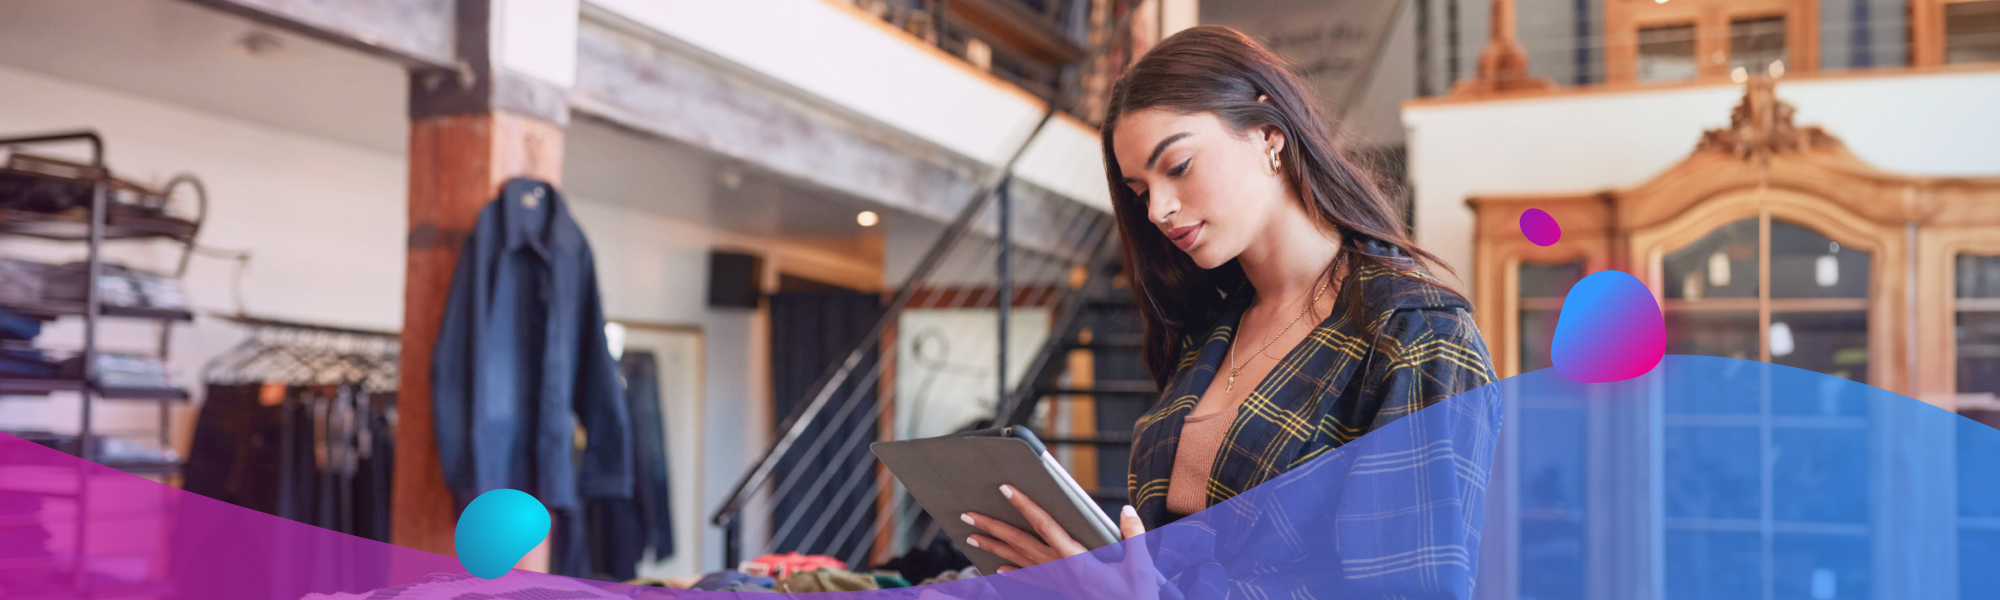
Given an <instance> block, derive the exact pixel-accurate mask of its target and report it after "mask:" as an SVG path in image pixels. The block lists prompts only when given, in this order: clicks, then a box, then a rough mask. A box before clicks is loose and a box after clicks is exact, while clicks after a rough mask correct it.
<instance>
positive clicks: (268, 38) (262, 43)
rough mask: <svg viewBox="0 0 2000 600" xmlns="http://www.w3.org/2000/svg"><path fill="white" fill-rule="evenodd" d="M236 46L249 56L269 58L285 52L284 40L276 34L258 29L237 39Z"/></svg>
mask: <svg viewBox="0 0 2000 600" xmlns="http://www.w3.org/2000/svg"><path fill="white" fill-rule="evenodd" d="M236 46H237V47H239V48H242V49H243V52H245V53H247V54H249V55H251V56H270V55H273V54H277V53H279V52H283V51H284V50H285V40H284V38H281V37H278V35H277V34H274V33H271V32H269V31H264V30H262V29H259V30H256V31H252V32H250V33H246V34H243V37H240V38H237V39H236Z"/></svg>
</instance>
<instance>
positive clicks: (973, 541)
mask: <svg viewBox="0 0 2000 600" xmlns="http://www.w3.org/2000/svg"><path fill="white" fill-rule="evenodd" d="M965 544H966V545H968V546H972V547H974V548H978V547H979V538H965Z"/></svg>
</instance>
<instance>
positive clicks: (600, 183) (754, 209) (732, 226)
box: [563, 115, 922, 249]
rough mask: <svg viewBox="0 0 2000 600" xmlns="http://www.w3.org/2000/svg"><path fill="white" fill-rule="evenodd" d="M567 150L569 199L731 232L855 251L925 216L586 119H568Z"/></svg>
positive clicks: (565, 164)
mask: <svg viewBox="0 0 2000 600" xmlns="http://www.w3.org/2000/svg"><path fill="white" fill-rule="evenodd" d="M564 145H565V146H566V147H567V149H566V151H565V152H564V156H563V186H564V187H565V188H566V189H567V190H568V192H569V193H570V195H572V196H575V197H577V198H583V199H588V200H595V201H600V202H609V203H613V204H618V205H621V206H627V207H631V208H637V209H641V210H646V211H649V212H655V213H660V214H664V215H666V216H669V217H672V218H676V219H681V220H685V221H692V222H696V223H706V224H710V225H713V226H715V227H717V228H720V229H724V230H727V231H733V232H737V233H742V234H748V235H755V236H762V237H783V238H788V239H797V238H811V239H818V240H829V239H848V240H852V241H853V242H854V243H855V244H857V246H855V247H856V248H857V249H858V248H861V247H863V246H861V245H858V244H860V243H861V242H860V240H861V239H864V238H873V237H879V236H880V235H881V233H880V232H881V230H882V229H883V228H884V227H886V226H895V225H896V224H897V223H899V222H909V221H911V220H913V219H916V220H921V219H922V217H917V216H914V215H910V214H907V213H902V212H898V211H895V210H892V209H888V208H885V207H883V206H880V205H878V204H875V203H873V202H868V201H864V200H858V199H854V198H849V197H847V196H845V195H841V194H837V193H834V192H829V191H826V190H823V189H819V188H817V187H814V186H810V185H807V184H802V183H798V182H793V181H790V180H787V179H784V178H782V177H780V176H777V175H774V174H771V173H768V172H765V171H761V170H758V169H756V168H754V167H750V166H747V165H744V164H742V163H741V162H740V161H736V160H734V159H730V158H726V157H722V156H719V155H715V154H712V153H709V152H707V151H704V150H700V149H697V148H693V147H690V146H686V145H683V144H679V143H676V142H672V141H666V140H661V139H658V138H655V137H652V136H650V135H644V134H638V133H633V132H631V131H628V130H624V129H621V128H618V127H616V126H614V125H611V124H608V123H605V122H603V121H600V120H597V119H595V118H592V117H588V116H584V115H577V116H575V117H574V118H572V119H571V120H570V124H569V130H568V132H567V133H566V135H565V136H564ZM732 173H733V175H731V174H732ZM732 179H733V180H734V181H735V185H734V187H732V186H731V185H730V180H732ZM864 210H872V211H875V212H876V213H877V214H879V215H881V218H882V225H878V226H876V227H873V228H868V227H862V226H860V225H859V224H857V223H856V222H855V215H856V214H857V213H860V212H861V211H864Z"/></svg>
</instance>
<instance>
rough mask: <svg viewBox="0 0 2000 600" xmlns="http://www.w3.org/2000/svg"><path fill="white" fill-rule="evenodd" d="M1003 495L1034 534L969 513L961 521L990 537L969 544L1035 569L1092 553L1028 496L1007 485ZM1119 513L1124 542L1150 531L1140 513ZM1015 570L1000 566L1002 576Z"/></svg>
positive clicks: (970, 540) (978, 537)
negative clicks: (1024, 519)
mask: <svg viewBox="0 0 2000 600" xmlns="http://www.w3.org/2000/svg"><path fill="white" fill-rule="evenodd" d="M1000 495H1002V496H1005V497H1006V498H1007V502H1008V503H1010V504H1013V505H1014V510H1018V511H1021V516H1023V517H1027V519H1028V524H1029V525H1030V526H1032V527H1034V528H1035V531H1034V533H1029V532H1025V531H1021V530H1020V529H1019V528H1016V527H1014V526H1013V525H1008V524H1007V523H1006V522H1005V521H1001V520H999V519H995V518H992V517H988V516H986V515H982V514H979V513H971V512H969V513H965V514H963V515H959V519H960V520H963V521H965V522H966V524H968V525H971V526H973V527H977V528H979V530H980V531H984V532H986V535H973V536H972V537H971V538H968V539H966V540H965V543H967V544H971V545H972V547H974V548H978V549H980V550H985V551H987V552H992V553H993V554H995V555H997V556H999V557H1000V558H1003V559H1006V561H1007V562H1008V563H1009V564H1010V565H1011V566H1012V567H1014V568H1021V567H1032V566H1035V565H1039V564H1042V563H1045V562H1050V561H1054V560H1056V559H1058V558H1065V557H1070V556H1076V555H1078V554H1083V553H1085V552H1089V551H1090V549H1089V548H1085V547H1083V544H1080V543H1077V541H1076V539H1075V538H1072V537H1070V536H1069V532H1068V531H1064V530H1063V528H1062V525H1058V524H1056V520H1055V518H1053V517H1050V516H1049V513H1048V511H1045V510H1042V507H1041V505H1039V504H1035V501H1034V500H1030V499H1029V498H1028V495H1027V494H1023V493H1021V492H1020V491H1019V490H1016V489H1014V486H1010V485H1003V486H1000ZM1119 512H1120V514H1119V517H1118V530H1119V534H1120V535H1121V536H1122V537H1123V539H1131V538H1132V536H1136V535H1139V534H1141V533H1145V532H1146V526H1145V524H1144V523H1142V522H1141V521H1140V520H1139V513H1138V511H1135V510H1132V507H1130V506H1127V507H1125V509H1124V510H1122V511H1119ZM1011 570H1013V569H1010V568H1008V567H1000V572H1002V573H1005V572H1007V571H1011Z"/></svg>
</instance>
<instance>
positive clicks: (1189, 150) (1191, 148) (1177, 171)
mask: <svg viewBox="0 0 2000 600" xmlns="http://www.w3.org/2000/svg"><path fill="white" fill-rule="evenodd" d="M1270 131H1271V132H1270V133H1268V134H1267V133H1266V132H1264V131H1247V132H1244V133H1241V134H1239V133H1237V132H1235V131H1232V130H1231V129H1230V128H1229V126H1228V124H1226V123H1224V122H1223V121H1222V119H1221V118H1220V117H1217V116H1215V115H1214V114H1213V113H1199V114H1192V115H1184V114H1179V113H1174V112H1169V111H1166V110H1160V109H1146V110H1139V111H1134V112H1131V113H1126V114H1124V115H1121V116H1120V117H1119V120H1118V124H1117V126H1116V129H1114V130H1112V132H1111V148H1112V152H1113V153H1114V154H1115V155H1116V156H1117V159H1118V170H1119V172H1120V173H1121V174H1122V175H1123V176H1124V181H1123V183H1124V184H1125V186H1126V187H1128V188H1131V190H1132V193H1133V194H1134V195H1135V196H1136V197H1137V198H1138V200H1139V203H1140V204H1142V205H1143V206H1144V208H1145V210H1146V216H1147V220H1148V221H1149V222H1151V223H1152V224H1153V226H1154V227H1157V228H1158V229H1159V232H1160V235H1162V236H1165V237H1166V238H1167V239H1168V240H1169V241H1171V242H1173V243H1174V245H1175V246H1179V247H1180V249H1181V251H1183V252H1186V253H1188V256H1189V257H1192V258H1193V259H1194V262H1195V264H1197V265H1200V266H1201V268H1204V269H1213V268H1215V267H1218V266H1221V265H1222V264H1224V263H1227V262H1229V261H1230V260H1231V259H1234V258H1236V256H1237V255H1239V254H1242V253H1243V249H1244V248H1245V247H1248V246H1249V245H1250V243H1251V242H1253V241H1254V240H1255V239H1256V237H1257V235H1258V232H1260V231H1263V230H1264V228H1265V224H1266V223H1268V222H1269V219H1270V216H1271V215H1272V214H1273V213H1275V212H1277V210H1278V208H1279V207H1280V206H1282V203H1283V202H1284V198H1285V194H1284V185H1285V184H1284V178H1282V177H1278V176H1274V175H1272V174H1271V170H1270V164H1271V163H1270V160H1271V158H1270V150H1271V149H1272V148H1278V149H1282V148H1283V147H1284V136H1283V134H1280V133H1275V130H1270ZM1281 166H1282V165H1281ZM1280 172H1281V173H1282V171H1280Z"/></svg>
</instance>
